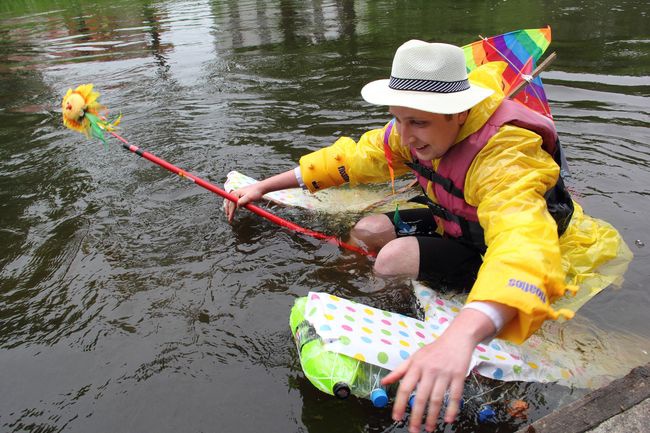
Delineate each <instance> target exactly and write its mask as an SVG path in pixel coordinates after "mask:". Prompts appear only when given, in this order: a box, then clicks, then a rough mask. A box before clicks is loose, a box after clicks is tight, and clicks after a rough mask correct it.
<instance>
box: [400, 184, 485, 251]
mask: <svg viewBox="0 0 650 433" xmlns="http://www.w3.org/2000/svg"><path fill="white" fill-rule="evenodd" d="M409 201H410V202H413V203H419V204H423V205H426V206H427V207H428V208H429V209H430V210H431V213H432V214H434V215H435V216H437V217H439V218H442V219H444V220H447V221H451V222H454V223H456V224H458V225H459V226H460V229H461V233H462V235H461V236H460V237H459V238H455V239H458V240H459V241H460V242H462V243H464V244H467V245H470V246H473V247H474V248H476V249H477V250H479V252H485V250H486V246H485V235H484V233H483V227H481V225H480V224H479V223H478V222H477V221H470V220H468V219H467V218H464V217H462V216H460V215H455V214H453V213H451V212H449V211H448V210H447V209H445V208H444V207H442V206H440V205H439V204H438V203H435V202H434V201H432V200H431V199H430V198H429V197H428V196H427V195H426V194H425V195H419V196H417V197H413V198H412V199H410V200H409Z"/></svg>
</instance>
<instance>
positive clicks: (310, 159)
mask: <svg viewBox="0 0 650 433" xmlns="http://www.w3.org/2000/svg"><path fill="white" fill-rule="evenodd" d="M387 126H388V125H386V126H384V128H381V129H374V130H372V131H368V132H366V133H365V134H363V135H362V136H361V138H360V139H359V141H358V142H355V141H354V140H352V139H351V138H348V137H342V138H339V139H338V140H336V142H334V144H332V145H331V146H328V147H325V148H323V149H319V150H317V151H315V152H312V153H309V154H307V155H304V156H303V157H302V158H300V172H301V175H302V179H303V181H304V182H305V185H306V186H307V188H308V189H309V191H311V192H316V191H319V190H321V189H325V188H329V187H331V186H339V185H342V184H344V183H348V182H349V183H350V184H351V185H353V186H354V185H357V184H361V183H377V182H385V181H387V180H389V179H390V174H389V171H388V162H387V160H386V156H385V154H384V132H385V129H386V127H387ZM396 129H397V128H393V129H392V131H391V135H390V137H389V145H390V147H391V153H392V160H393V170H394V171H395V175H397V176H400V175H403V174H405V173H407V172H408V171H409V170H410V169H409V168H408V167H407V166H405V165H404V162H405V161H407V160H408V158H409V150H408V148H403V146H401V144H400V139H399V135H398V134H397V131H396Z"/></svg>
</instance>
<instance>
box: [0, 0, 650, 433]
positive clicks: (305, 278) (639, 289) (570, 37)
mask: <svg viewBox="0 0 650 433" xmlns="http://www.w3.org/2000/svg"><path fill="white" fill-rule="evenodd" d="M522 10H526V11H527V12H526V21H527V23H530V25H531V26H538V25H540V24H543V23H547V22H548V23H551V25H552V26H553V29H554V43H553V45H552V48H553V49H554V50H556V51H557V52H558V53H559V59H558V60H557V61H556V63H555V64H554V65H553V68H552V70H551V71H549V72H548V73H547V74H545V82H546V83H547V87H548V88H547V91H548V94H549V98H550V100H551V106H552V108H553V111H554V113H555V117H556V122H557V125H558V128H559V129H560V133H561V136H562V138H563V142H564V145H565V147H566V148H567V151H568V152H567V153H568V156H569V160H570V162H571V165H572V169H573V179H572V187H573V188H574V189H575V190H576V191H577V192H578V193H579V194H581V196H582V198H581V199H580V201H581V203H582V204H583V205H584V206H585V208H586V209H587V210H588V211H589V213H591V214H593V215H595V216H599V217H602V218H604V219H607V220H608V221H610V222H611V223H613V224H614V225H615V226H616V227H618V228H619V229H620V230H621V231H622V233H623V235H624V236H625V237H626V239H627V240H628V243H629V244H630V245H631V246H632V245H634V240H637V239H640V240H642V241H645V242H646V243H647V242H648V240H647V239H645V240H644V239H643V233H645V231H646V230H645V215H647V214H648V213H649V212H650V206H649V205H648V201H647V200H643V198H645V197H647V196H648V195H649V190H648V186H647V185H648V174H647V168H648V165H649V163H650V150H649V148H648V135H647V128H648V124H649V123H650V122H649V118H648V106H649V105H650V104H648V98H649V94H650V87H648V85H647V84H646V83H647V70H648V68H649V67H650V60H649V54H648V46H649V45H648V40H647V35H644V34H643V30H644V29H645V27H644V25H645V22H646V21H647V15H648V7H647V5H644V4H637V3H636V2H631V1H630V2H628V1H618V2H616V4H612V3H608V2H600V1H599V2H592V3H590V4H589V5H587V4H579V5H575V4H568V3H567V2H562V1H554V2H544V3H543V4H541V5H540V4H539V3H535V2H530V1H527V2H523V3H522V2H519V3H517V2H502V3H486V4H476V2H469V1H460V2H447V3H444V4H441V3H440V2H437V3H432V2H428V1H423V0H418V1H415V2H409V3H408V5H407V4H406V3H404V2H401V1H378V2H368V3H365V2H354V1H350V0H341V1H333V0H312V1H310V2H298V1H291V0H277V1H272V2H261V1H259V0H255V1H253V0H248V1H243V2H235V1H216V0H213V1H191V2H190V1H180V2H179V1H155V2H154V1H145V0H135V1H128V2H127V1H125V0H117V1H112V2H107V1H103V0H97V1H80V2H76V3H75V4H69V3H66V2H61V1H55V2H50V1H45V0H36V1H29V2H26V1H13V2H3V3H2V4H0V17H1V18H0V142H1V143H2V145H1V146H0V206H1V212H0V244H2V245H3V249H2V253H1V254H0V312H1V313H0V323H1V325H2V326H1V328H0V329H2V331H0V344H1V345H2V348H3V352H2V354H3V355H2V357H0V364H1V368H0V381H1V382H2V383H3V384H6V386H7V388H8V389H12V390H15V391H13V392H12V395H11V398H8V397H7V398H4V399H1V400H0V418H1V419H2V429H3V430H6V431H20V430H41V431H57V430H61V429H65V428H67V429H69V430H72V431H107V430H110V431H141V430H150V429H152V428H155V429H158V430H162V431H172V430H182V431H212V430H214V428H215V426H217V425H218V426H219V429H222V430H224V431H255V430H258V429H262V428H264V429H268V428H269V427H268V426H269V425H270V426H273V429H274V430H278V431H305V430H308V431H320V430H331V429H332V427H333V426H336V428H337V429H339V430H341V431H383V430H384V429H386V428H389V427H390V426H391V424H392V421H391V420H390V414H389V412H388V411H377V410H375V409H373V408H371V407H370V406H369V405H368V404H367V403H366V402H360V401H353V400H350V401H346V402H338V401H335V400H332V399H331V398H330V397H328V396H326V395H324V394H322V393H320V392H318V391H317V390H316V389H315V388H313V387H312V386H311V385H310V384H309V383H307V382H306V380H305V379H304V378H303V377H302V374H301V373H300V369H299V366H298V363H297V354H296V352H295V350H294V348H293V347H292V344H293V343H292V342H291V339H290V336H289V330H288V326H287V316H288V312H289V309H290V306H291V304H292V302H293V300H294V298H296V297H298V296H303V295H304V294H305V293H306V292H307V291H309V290H327V291H330V292H332V293H334V294H336V295H339V296H343V297H348V298H354V299H356V300H359V301H361V302H365V303H370V304H373V305H377V306H381V307H382V308H386V309H391V310H398V311H405V312H406V311H411V310H412V305H411V304H410V303H409V298H408V294H407V293H405V291H404V290H403V287H400V286H399V285H397V286H396V285H395V284H393V283H391V282H386V281H384V280H378V279H375V278H374V277H373V276H372V275H371V263H370V262H368V260H367V259H365V258H363V257H358V256H356V255H354V254H352V253H347V252H345V251H339V250H338V249H336V248H335V247H333V246H331V245H328V244H322V243H320V242H318V241H314V240H312V239H308V238H302V237H300V236H295V235H293V234H291V233H289V232H286V231H284V230H280V229H278V228H277V227H275V226H273V225H271V224H270V223H267V222H264V221H260V220H259V219H258V218H257V217H255V216H252V215H250V214H249V215H246V214H243V215H241V216H240V220H239V223H238V224H237V225H236V226H233V227H230V226H228V225H227V224H226V223H225V220H224V218H223V217H222V215H221V211H220V205H221V200H219V199H217V198H216V197H214V196H212V195H211V194H208V193H205V192H204V191H203V190H200V189H199V188H196V187H193V186H192V185H191V184H188V183H186V182H183V181H182V180H179V179H177V178H176V177H174V176H171V175H169V174H168V173H167V172H165V171H163V170H161V169H159V168H158V167H155V166H152V165H151V164H149V163H148V162H146V161H143V160H141V159H137V158H135V157H133V156H132V155H130V154H126V153H124V152H122V151H121V150H120V149H119V148H117V147H115V146H111V147H110V148H109V149H108V150H104V148H103V147H102V145H101V144H97V143H91V142H89V141H88V140H86V139H85V138H84V137H81V136H76V135H72V134H71V133H69V132H68V131H64V130H62V127H61V125H60V120H59V116H60V113H59V111H58V110H59V109H58V106H59V104H60V98H61V96H62V94H63V93H64V92H65V90H66V89H67V88H68V87H71V86H76V85H78V84H81V83H84V82H93V83H94V84H95V86H96V87H97V88H98V89H99V90H100V92H102V101H103V102H104V103H105V104H107V105H108V106H109V107H110V108H111V112H112V113H117V112H122V113H123V114H124V131H123V133H124V135H125V136H126V137H127V138H128V139H129V140H130V141H131V142H133V143H134V144H137V145H140V146H142V147H144V148H145V149H147V150H150V151H152V152H153V153H155V154H157V155H159V156H161V157H163V158H165V159H167V160H169V161H170V162H173V163H175V164H177V165H179V166H180V167H182V168H185V169H189V170H191V171H193V172H195V173H196V174H198V175H200V176H201V177H205V178H206V179H208V180H211V181H213V182H215V183H219V182H221V181H223V180H224V178H225V174H226V173H227V172H228V171H229V170H231V169H238V170H241V171H244V172H245V173H246V174H249V175H251V176H254V177H264V176H268V175H270V174H273V173H276V172H278V171H281V170H286V169H288V168H291V167H292V166H293V164H294V163H295V161H297V159H298V158H299V157H300V155H302V154H304V153H305V152H307V151H310V150H314V149H317V148H319V147H321V146H323V145H325V144H328V143H330V142H332V141H333V140H334V139H335V138H336V137H339V136H341V135H349V136H352V137H355V138H356V137H358V136H359V135H360V134H361V133H362V132H364V131H365V130H366V129H367V128H369V127H371V126H378V125H381V124H382V123H383V122H384V121H385V120H386V113H385V111H384V110H382V109H380V108H374V107H372V108H371V107H368V106H367V105H365V104H364V103H363V101H361V98H360V97H359V90H360V88H361V87H362V85H363V84H365V83H366V82H367V81H370V80H372V79H375V78H379V77H384V76H385V74H386V73H387V71H388V69H389V66H390V59H391V57H392V53H393V51H394V48H395V47H396V46H398V45H399V44H400V43H402V42H403V41H404V40H405V39H408V38H411V37H417V38H420V39H426V40H433V39H436V40H440V39H442V40H446V41H449V42H454V43H458V44H462V43H466V42H469V41H471V40H474V39H475V38H476V37H477V35H478V34H484V35H489V34H496V33H500V32H501V31H503V30H504V29H514V28H516V27H521V26H522V25H523V23H522V21H521V17H522ZM443 15H444V19H441V20H438V22H437V23H436V25H432V23H431V17H441V16H443ZM526 25H528V24H526ZM644 74H645V75H644ZM273 212H277V213H278V214H280V215H281V216H283V217H286V218H287V219H290V220H295V221H297V222H300V223H302V224H303V225H305V226H307V227H311V228H314V229H316V230H320V231H324V232H328V233H337V234H340V235H344V234H345V233H346V231H347V229H348V228H349V227H350V225H351V224H352V223H353V221H354V216H353V215H318V214H307V213H305V212H301V211H298V210H295V209H281V208H274V209H273ZM633 249H634V252H635V253H636V255H637V256H636V259H635V262H633V264H632V266H631V268H630V271H629V272H628V275H627V280H626V283H625V285H624V288H623V290H621V291H607V292H605V293H603V294H602V295H601V296H599V297H598V298H596V299H594V301H592V302H590V303H589V304H588V306H587V307H585V314H586V315H587V316H588V317H589V319H590V320H592V321H593V322H594V323H595V324H596V326H598V327H599V328H602V329H603V331H602V332H608V331H609V332H611V335H617V334H616V333H617V332H623V333H631V334H639V335H640V336H641V337H642V339H641V341H643V342H645V341H647V340H648V338H650V335H648V330H647V324H646V320H645V311H646V310H647V306H648V304H649V303H650V298H648V295H647V291H645V282H646V280H647V269H648V260H649V256H648V253H647V251H646V250H647V248H646V249H641V248H640V247H633ZM607 335H609V334H607ZM584 341H585V344H586V345H589V346H590V347H591V346H598V344H596V343H598V342H604V343H602V344H604V345H607V344H608V343H607V341H608V340H607V338H605V337H602V338H600V337H599V339H598V340H597V341H596V343H594V340H593V339H592V340H590V339H585V340H584ZM635 341H636V340H635ZM643 342H642V343H638V342H635V343H634V344H635V345H636V346H637V347H640V348H641V349H640V350H645V349H643V346H644V344H646V343H643ZM646 345H647V344H646ZM629 352H630V353H629V355H630V356H629V357H626V358H625V359H626V360H627V361H626V362H629V363H630V364H632V363H634V361H635V360H642V359H647V358H644V356H646V357H647V352H646V353H645V355H644V354H643V353H636V352H635V353H632V351H631V350H630V351H629ZM522 388H523V389H522V391H521V392H523V393H524V394H525V395H526V397H527V398H528V399H529V402H530V403H531V405H532V406H533V408H532V410H531V413H530V415H529V416H530V417H531V418H532V419H536V418H539V417H541V416H542V415H544V414H545V413H547V412H548V411H550V410H552V409H553V408H554V407H557V406H558V405H560V404H562V403H566V402H567V401H570V400H571V399H573V398H576V397H577V396H578V395H579V394H580V393H581V392H582V390H567V389H564V388H560V387H554V386H552V385H538V384H530V385H525V386H524V385H522ZM251 412H253V413H254V415H255V416H251ZM515 427H516V426H515V425H513V424H512V423H511V422H510V421H507V420H504V422H503V425H500V426H499V428H500V429H501V430H502V431H512V430H514V429H515ZM475 428H479V429H480V428H481V427H480V426H479V427H477V425H476V422H475V420H472V419H468V420H464V421H463V424H462V425H460V426H458V428H457V430H456V431H471V430H472V429H475ZM397 431H405V430H404V429H397Z"/></svg>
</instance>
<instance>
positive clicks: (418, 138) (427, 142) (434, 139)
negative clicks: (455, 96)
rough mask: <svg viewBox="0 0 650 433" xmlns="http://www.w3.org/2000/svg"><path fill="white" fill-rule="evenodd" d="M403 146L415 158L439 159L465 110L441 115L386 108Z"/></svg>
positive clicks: (455, 133)
mask: <svg viewBox="0 0 650 433" xmlns="http://www.w3.org/2000/svg"><path fill="white" fill-rule="evenodd" d="M389 111H390V113H391V114H392V115H393V116H394V117H395V120H396V122H395V126H396V127H397V132H399V135H400V137H401V139H402V143H403V144H404V145H408V146H411V147H412V148H413V149H414V150H415V154H416V156H417V157H418V158H419V159H422V160H426V161H430V160H432V159H436V158H440V157H441V156H443V155H444V154H445V153H446V152H447V151H448V150H449V148H450V147H451V146H453V144H454V141H455V140H456V137H457V136H458V132H459V131H460V128H461V126H462V125H463V123H465V120H466V119H467V114H468V112H467V111H464V112H462V113H457V114H452V115H445V114H436V113H429V112H427V111H421V110H416V109H414V108H407V107H396V106H391V107H390V110H389Z"/></svg>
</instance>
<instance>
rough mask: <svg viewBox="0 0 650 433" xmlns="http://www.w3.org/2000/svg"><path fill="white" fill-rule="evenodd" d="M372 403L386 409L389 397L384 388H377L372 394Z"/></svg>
mask: <svg viewBox="0 0 650 433" xmlns="http://www.w3.org/2000/svg"><path fill="white" fill-rule="evenodd" d="M370 401H372V404H373V406H375V407H384V406H386V405H387V404H388V395H386V391H385V390H384V389H383V388H375V389H373V390H372V392H371V393H370Z"/></svg>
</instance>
